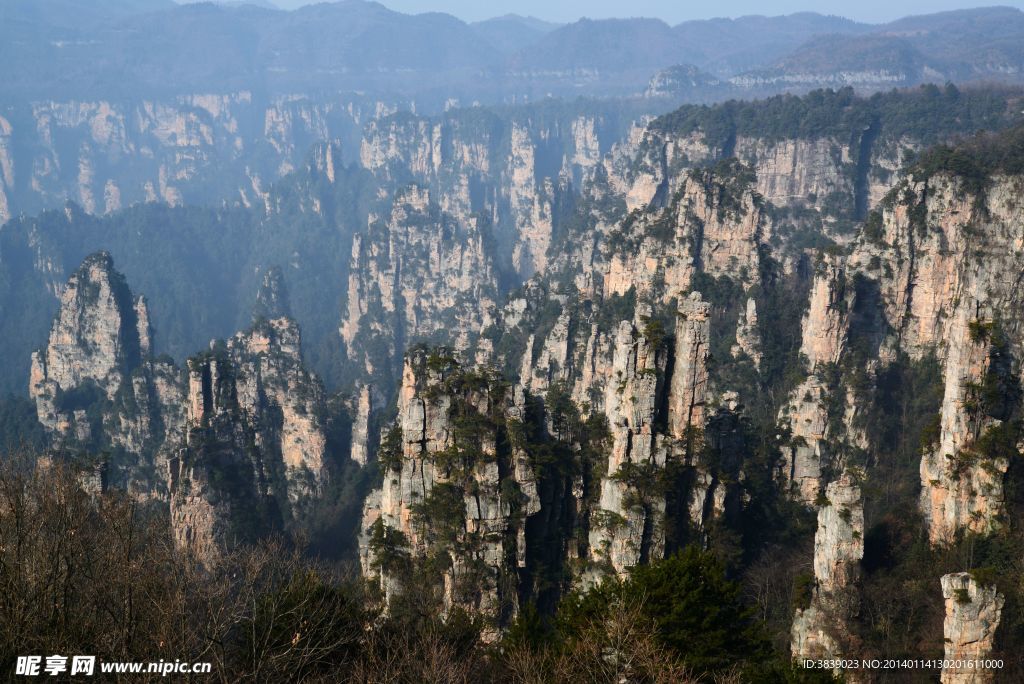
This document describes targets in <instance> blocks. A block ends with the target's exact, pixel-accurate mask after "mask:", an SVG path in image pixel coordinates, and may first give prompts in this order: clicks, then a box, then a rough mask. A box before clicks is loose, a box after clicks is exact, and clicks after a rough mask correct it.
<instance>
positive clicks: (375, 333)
mask: <svg viewBox="0 0 1024 684" xmlns="http://www.w3.org/2000/svg"><path fill="white" fill-rule="evenodd" d="M489 247H490V245H488V244H487V241H486V238H485V235H484V230H483V227H482V226H481V225H480V224H479V221H478V219H475V218H473V219H469V221H468V222H466V223H460V222H457V221H456V220H455V218H454V217H452V216H451V215H450V214H447V213H446V212H444V211H443V210H441V208H440V207H439V206H438V205H437V204H436V203H434V202H433V201H432V195H431V193H430V191H429V190H427V189H425V188H422V187H419V186H411V187H409V188H408V189H407V190H405V191H404V192H403V193H402V194H400V195H399V196H398V197H396V198H395V202H394V205H393V207H392V209H391V213H390V216H389V217H388V218H387V220H382V221H374V222H373V223H372V224H371V226H370V228H369V230H368V231H367V232H366V233H365V234H363V235H356V236H355V238H354V240H353V244H352V267H351V270H350V274H351V275H350V276H349V288H348V303H347V310H346V311H345V312H343V321H342V325H341V336H342V339H343V340H344V342H345V345H346V349H347V351H348V355H349V359H350V360H352V361H354V362H356V363H357V365H358V366H361V367H362V368H363V369H364V371H365V373H366V374H367V375H372V374H374V373H378V374H379V373H384V375H383V376H379V377H385V378H386V377H387V373H388V372H389V370H390V367H391V364H392V362H393V360H394V359H395V358H396V355H399V356H400V355H401V351H402V350H401V347H402V345H403V344H404V343H405V342H406V341H413V340H417V339H436V338H437V337H438V336H439V334H442V333H443V334H444V336H445V337H447V336H448V334H450V333H453V332H454V333H455V335H457V337H455V339H453V340H452V342H453V343H454V344H455V346H456V347H457V348H459V349H465V348H467V346H468V344H469V337H468V336H469V334H470V333H471V332H473V331H478V330H480V329H481V328H482V327H483V326H484V324H485V323H486V322H487V320H488V319H489V317H490V316H491V315H492V312H493V309H494V308H495V307H496V303H495V301H496V298H497V274H496V273H495V270H494V267H493V265H492V256H491V254H492V250H491V249H490V248H489Z"/></svg>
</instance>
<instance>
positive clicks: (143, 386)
mask: <svg viewBox="0 0 1024 684" xmlns="http://www.w3.org/2000/svg"><path fill="white" fill-rule="evenodd" d="M148 319H149V314H148V309H147V307H146V302H145V299H144V298H142V297H139V298H137V299H135V298H134V297H133V296H132V294H131V291H130V290H129V289H128V286H127V284H126V283H125V280H124V277H123V276H122V275H121V274H120V273H118V272H117V271H116V270H114V264H113V260H112V259H111V258H110V255H109V254H107V253H105V252H102V253H97V254H94V255H92V256H90V257H88V258H86V260H85V261H84V262H83V263H82V265H81V267H80V268H79V269H78V270H77V271H76V272H75V273H74V274H73V275H72V276H71V278H70V279H69V280H68V283H67V285H66V286H65V287H64V289H63V291H62V293H61V307H60V311H59V313H58V315H57V318H56V320H55V321H54V324H53V328H52V330H51V332H50V337H49V342H48V344H47V346H46V348H45V349H43V350H40V351H38V352H36V353H34V354H33V355H32V369H31V373H30V377H29V395H30V396H31V397H32V398H33V399H34V400H35V403H36V411H37V416H38V418H39V422H40V423H42V424H43V426H44V427H45V428H46V429H47V431H48V432H50V434H51V435H52V437H53V441H54V446H56V447H59V448H64V447H71V448H74V447H85V448H114V449H115V450H116V452H118V453H123V454H124V455H125V456H124V458H123V459H119V460H123V463H118V464H117V465H118V468H117V472H116V473H114V481H115V482H118V483H120V484H125V485H127V486H128V488H129V489H130V490H132V491H133V492H134V493H135V494H137V495H140V496H150V495H156V496H161V495H162V494H163V493H164V492H165V491H166V488H165V478H164V476H163V474H162V470H163V461H162V459H161V457H160V455H159V454H158V447H159V445H160V444H161V443H163V442H164V441H166V440H168V439H173V438H175V437H177V436H180V429H181V423H182V415H183V412H182V408H181V397H182V385H181V380H180V373H179V372H178V370H177V369H176V368H174V366H173V365H172V364H169V363H167V362H165V361H161V360H154V359H153V358H152V357H151V356H150V350H151V346H152V344H151V332H150V330H149V324H148Z"/></svg>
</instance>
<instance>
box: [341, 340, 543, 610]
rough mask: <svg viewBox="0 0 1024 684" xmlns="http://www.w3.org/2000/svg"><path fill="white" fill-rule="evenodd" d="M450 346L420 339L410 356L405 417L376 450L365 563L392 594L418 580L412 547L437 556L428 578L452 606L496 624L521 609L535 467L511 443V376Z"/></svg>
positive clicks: (402, 398)
mask: <svg viewBox="0 0 1024 684" xmlns="http://www.w3.org/2000/svg"><path fill="white" fill-rule="evenodd" d="M444 354H445V353H444V351H443V350H442V351H440V352H434V353H429V352H427V351H426V350H425V349H417V350H414V351H412V352H410V353H409V355H408V356H407V358H406V361H405V366H404V369H403V373H402V386H401V390H400V392H399V398H398V419H397V421H396V423H395V425H394V426H393V427H392V429H391V432H390V433H389V434H388V437H387V439H386V440H385V442H384V444H383V445H382V447H381V451H380V452H379V456H380V461H381V467H382V469H383V470H384V472H383V478H384V481H383V484H382V487H381V489H380V491H379V492H377V493H374V494H372V495H371V496H370V498H369V499H368V500H367V504H366V508H365V513H364V519H363V523H364V525H363V528H364V537H363V541H362V547H363V550H362V552H361V556H362V558H363V571H364V573H366V574H367V575H370V576H372V577H375V578H377V579H378V581H379V582H380V585H381V588H382V589H383V590H384V592H385V595H386V596H389V595H390V594H391V593H392V592H393V591H395V590H397V589H398V588H400V587H401V585H402V583H403V582H409V581H411V580H412V578H411V576H410V575H409V571H408V568H406V567H404V563H403V559H404V558H405V557H406V555H408V554H411V556H412V557H413V558H415V559H424V558H427V559H431V560H432V561H433V562H432V565H433V566H434V567H438V568H441V570H440V571H439V573H438V576H436V577H430V578H429V582H430V584H429V586H431V587H432V588H433V589H435V590H436V591H437V592H438V594H439V597H440V601H441V604H442V605H443V608H444V610H445V612H446V613H447V612H448V611H450V610H451V609H453V608H455V607H462V608H466V609H469V610H472V611H473V612H477V613H479V614H481V615H482V616H483V617H484V618H485V619H487V620H488V623H489V625H490V626H491V627H492V628H494V627H497V626H498V625H499V624H506V623H507V621H508V619H509V618H510V617H511V616H512V615H514V614H515V612H516V610H517V603H518V599H517V593H516V591H515V589H514V588H515V580H514V575H515V572H516V568H517V567H519V566H520V559H525V548H519V546H518V545H519V544H520V543H522V541H523V538H524V530H523V526H524V525H525V516H526V515H529V514H530V513H535V512H536V510H537V504H536V499H535V486H534V484H533V483H534V476H533V474H532V472H530V470H531V469H530V467H529V466H528V465H527V464H526V463H524V462H523V460H522V455H521V454H517V452H516V450H514V449H513V450H511V451H510V450H509V448H508V443H507V440H510V439H513V438H512V436H511V435H510V432H509V431H510V429H511V426H512V424H511V423H510V420H511V418H510V417H509V416H510V415H513V413H512V412H513V411H514V408H513V406H514V405H513V403H512V401H511V399H512V398H511V397H510V396H509V395H508V389H507V386H504V385H502V384H501V383H498V382H497V379H496V378H493V377H488V376H487V375H486V374H468V373H464V372H462V371H461V370H460V369H459V368H458V366H457V364H456V363H455V361H454V359H452V358H451V357H448V356H445V355H444ZM520 424H521V423H520ZM531 491H532V492H534V495H533V496H531V495H530V492H531ZM523 563H525V560H523Z"/></svg>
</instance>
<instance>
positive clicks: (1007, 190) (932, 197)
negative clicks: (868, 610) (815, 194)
mask: <svg viewBox="0 0 1024 684" xmlns="http://www.w3.org/2000/svg"><path fill="white" fill-rule="evenodd" d="M963 183H964V181H963V180H962V179H960V178H956V177H950V176H948V175H938V176H933V177H931V178H928V179H927V180H914V179H911V180H909V181H907V182H905V183H904V184H903V185H901V186H900V187H899V188H898V189H897V191H896V192H895V193H894V195H895V196H894V197H892V199H891V201H890V202H888V203H887V204H886V206H884V207H883V210H882V211H881V212H880V214H878V215H876V217H874V218H873V219H871V220H869V222H868V228H869V236H868V238H869V239H867V240H865V241H864V243H863V245H862V246H861V247H860V248H859V249H858V251H857V252H855V255H854V259H855V260H856V262H857V263H858V266H859V268H861V269H862V270H863V272H864V273H866V275H867V277H869V278H871V280H872V281H873V282H874V283H877V288H878V292H879V295H878V298H879V301H880V303H881V306H882V308H883V309H884V312H885V317H886V319H887V321H888V324H889V327H890V330H891V331H892V332H891V335H890V339H889V341H888V342H887V344H888V345H890V346H895V347H898V348H900V349H902V350H904V351H905V352H906V353H908V354H909V355H911V356H912V357H921V356H923V355H924V354H927V353H931V352H934V353H935V354H936V355H937V356H938V358H939V359H940V360H941V361H942V362H943V364H944V371H943V372H944V380H945V391H944V396H943V401H942V407H941V413H940V416H939V430H938V435H937V438H936V439H935V441H934V443H932V444H929V445H927V448H926V451H925V453H924V455H923V457H922V461H921V485H922V494H921V508H922V511H923V513H924V515H925V519H926V521H927V522H928V526H929V536H930V537H931V539H932V541H933V542H948V541H950V540H951V539H952V538H953V536H954V535H955V534H956V531H957V530H958V529H969V530H972V531H976V532H986V531H988V530H991V529H993V528H994V527H995V526H997V525H998V518H999V516H1000V513H1001V511H1002V510H1003V476H1004V473H1005V472H1006V470H1007V467H1008V462H1007V460H1006V454H1007V452H1006V449H1005V448H1002V445H1003V443H1004V442H1006V441H1007V440H1011V441H1012V440H1013V439H1014V438H1013V437H1012V434H1011V433H1012V430H1011V429H1010V427H1009V426H1008V425H1006V424H1005V423H1004V421H1005V420H1006V419H1007V418H1008V416H1009V415H1010V414H1011V413H1012V412H1013V410H1014V409H1015V407H1016V405H1017V402H1018V401H1019V391H1018V390H1017V389H1015V388H1016V387H1017V386H1018V384H1019V380H1018V379H1017V371H1015V370H1014V363H1015V359H1019V358H1020V356H1021V350H1020V347H1019V344H1018V342H1017V340H1016V339H1015V337H1016V336H1015V335H1014V334H1013V333H1011V332H1010V331H1016V330H1018V329H1019V326H1020V321H1019V320H1018V317H1017V316H1016V315H1015V314H1014V313H1013V312H1014V311H1017V310H1018V307H1019V306H1020V298H1021V292H1020V288H1019V287H1018V286H1017V284H1016V281H1015V279H1014V278H1012V277H1007V274H1009V273H1014V272H1016V266H1015V265H1014V264H1015V263H1016V261H1017V260H1018V259H1019V258H1020V250H1021V244H1022V242H1021V240H1022V235H1021V231H1020V227H1021V219H1022V215H1021V208H1020V206H1019V205H1018V203H1017V201H1016V200H1015V199H1014V198H1015V197H1017V196H1019V193H1020V192H1021V180H1020V178H1019V177H1002V178H996V179H994V181H993V183H992V184H991V186H990V187H989V188H987V189H986V191H985V193H984V195H983V196H979V195H978V194H976V193H972V192H970V191H968V190H967V189H966V188H965V187H964V185H963ZM1006 446H1007V447H1008V448H1009V449H1011V450H1014V449H1015V448H1016V445H1015V444H1009V445H1006Z"/></svg>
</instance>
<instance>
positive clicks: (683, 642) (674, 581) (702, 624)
mask: <svg viewBox="0 0 1024 684" xmlns="http://www.w3.org/2000/svg"><path fill="white" fill-rule="evenodd" d="M616 601H623V602H626V603H632V604H635V605H638V606H640V610H641V612H642V613H643V614H644V615H645V616H647V617H648V618H649V619H651V620H652V622H653V624H654V626H655V630H656V635H657V638H658V640H659V641H660V642H661V643H662V644H664V645H665V646H666V647H667V648H668V649H670V650H671V651H674V652H675V653H677V654H678V655H679V656H680V657H681V658H682V659H683V661H684V662H685V663H686V664H687V665H688V666H689V667H690V668H692V669H693V671H694V672H695V673H709V672H716V671H718V672H721V671H723V670H726V669H728V668H729V667H732V666H734V665H741V666H744V667H750V668H752V671H753V670H756V668H757V667H758V666H760V665H763V664H764V663H765V661H767V660H769V659H770V657H771V656H770V649H769V648H768V644H767V641H766V640H765V638H764V635H763V634H762V632H761V631H760V626H759V625H758V624H757V622H756V620H755V619H754V617H753V613H752V612H751V611H750V610H749V609H748V608H746V607H745V606H744V605H743V603H742V600H741V597H740V586H739V585H738V584H736V583H735V582H732V581H730V580H728V579H726V577H725V572H724V569H723V567H722V565H721V564H720V563H719V562H718V561H717V560H716V559H715V558H714V556H713V555H712V554H710V553H707V552H704V551H701V550H700V549H699V548H697V547H695V546H690V547H688V548H686V549H685V550H683V551H680V552H679V553H676V554H674V555H672V556H670V557H668V558H666V559H665V560H660V561H656V562H654V563H651V564H650V565H641V566H637V567H636V568H634V570H633V571H632V573H631V574H630V576H629V578H628V579H627V580H626V581H624V582H619V581H617V580H614V579H612V580H607V581H605V582H604V583H602V584H600V585H598V586H597V587H596V588H594V589H592V590H590V591H589V592H586V593H583V594H575V595H571V596H569V597H567V598H566V600H565V601H563V603H562V605H560V606H559V611H558V616H557V618H556V625H557V626H558V629H559V631H560V632H561V633H562V634H563V636H571V635H573V634H574V633H576V632H578V631H579V630H580V629H582V627H583V626H584V625H586V624H587V623H588V622H590V621H593V620H595V619H597V620H599V619H601V617H602V616H603V615H605V614H606V613H607V612H608V611H609V609H610V607H611V606H612V605H613V604H614V603H615V602H616Z"/></svg>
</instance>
